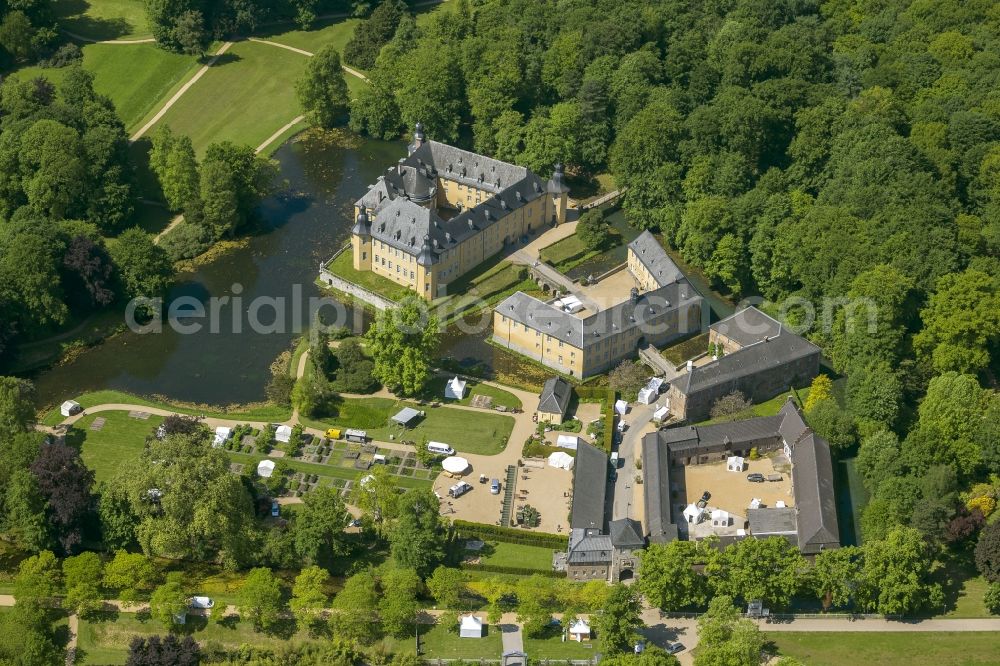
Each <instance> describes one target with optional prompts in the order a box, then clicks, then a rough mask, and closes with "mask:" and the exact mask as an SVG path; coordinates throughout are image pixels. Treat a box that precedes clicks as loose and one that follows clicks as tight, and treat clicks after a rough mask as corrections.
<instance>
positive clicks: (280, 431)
mask: <svg viewBox="0 0 1000 666" xmlns="http://www.w3.org/2000/svg"><path fill="white" fill-rule="evenodd" d="M291 438H292V426H286V425H280V426H278V427H277V428H276V429H275V431H274V439H276V440H277V441H279V442H284V443H285V444H287V443H288V442H289V440H290V439H291Z"/></svg>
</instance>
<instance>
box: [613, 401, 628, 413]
mask: <svg viewBox="0 0 1000 666" xmlns="http://www.w3.org/2000/svg"><path fill="white" fill-rule="evenodd" d="M615 411H616V412H618V413H619V414H621V415H622V416H625V415H626V414H628V403H627V402H625V401H624V400H619V401H618V402H616V403H615Z"/></svg>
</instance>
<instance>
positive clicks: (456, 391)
mask: <svg viewBox="0 0 1000 666" xmlns="http://www.w3.org/2000/svg"><path fill="white" fill-rule="evenodd" d="M444 397H446V398H450V399H451V400H461V399H462V398H464V397H465V381H464V380H462V379H459V378H458V377H457V376H455V377H453V378H452V379H451V381H449V382H448V383H447V384H445V387H444Z"/></svg>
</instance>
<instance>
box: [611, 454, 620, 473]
mask: <svg viewBox="0 0 1000 666" xmlns="http://www.w3.org/2000/svg"><path fill="white" fill-rule="evenodd" d="M610 462H611V467H612V468H613V469H618V452H617V451H615V452H614V453H612V454H611V460H610Z"/></svg>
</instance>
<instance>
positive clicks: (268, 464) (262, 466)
mask: <svg viewBox="0 0 1000 666" xmlns="http://www.w3.org/2000/svg"><path fill="white" fill-rule="evenodd" d="M272 474H274V461H273V460H261V461H260V462H259V463H257V476H259V477H263V478H265V479H270V478H271V475H272Z"/></svg>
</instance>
